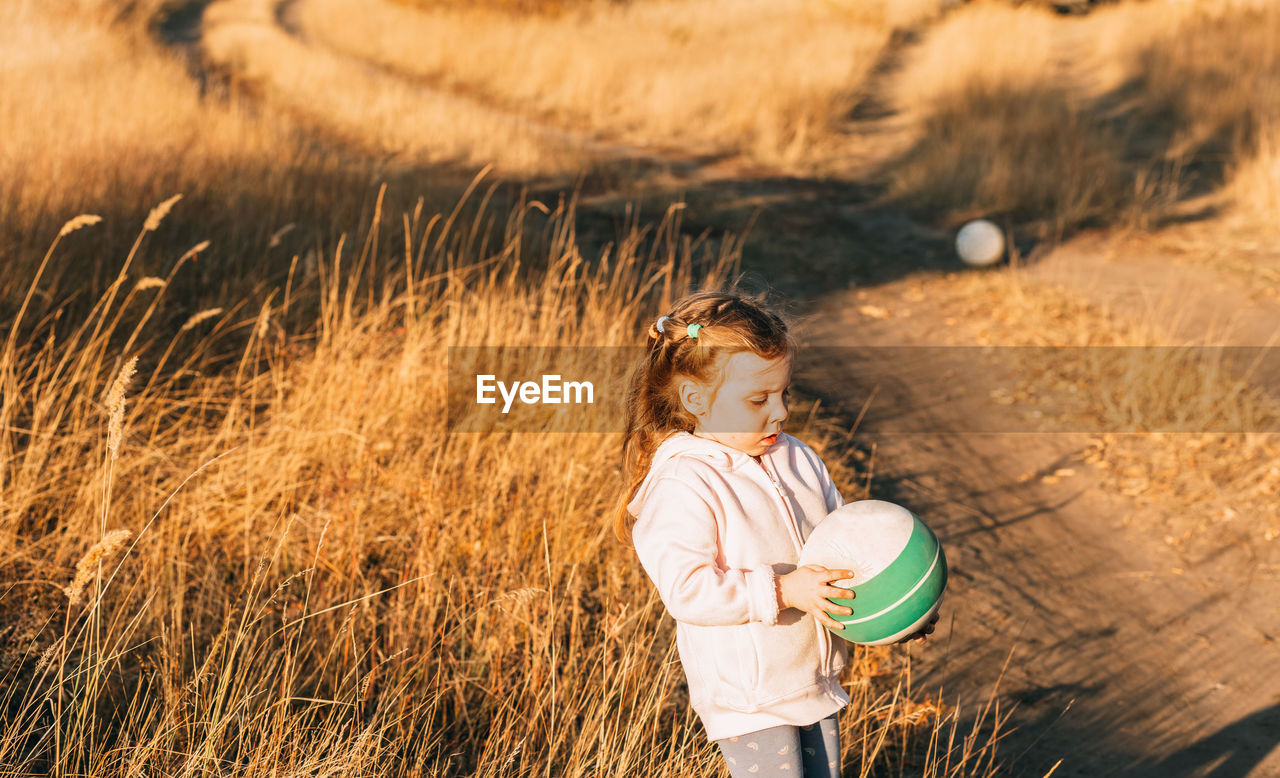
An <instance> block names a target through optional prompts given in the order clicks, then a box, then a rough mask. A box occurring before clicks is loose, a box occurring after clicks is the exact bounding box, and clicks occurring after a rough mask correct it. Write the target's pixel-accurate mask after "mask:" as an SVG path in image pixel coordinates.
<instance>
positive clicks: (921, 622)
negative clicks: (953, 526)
mask: <svg viewBox="0 0 1280 778" xmlns="http://www.w3.org/2000/svg"><path fill="white" fill-rule="evenodd" d="M800 564H801V565H809V564H815V565H822V566H823V567H829V568H835V569H840V570H853V571H854V573H855V574H854V577H853V578H845V579H841V580H839V581H833V582H831V585H832V586H839V587H841V588H846V589H852V590H853V592H854V594H855V595H856V596H855V597H853V598H851V599H844V598H835V597H833V598H829V599H830V601H831V602H833V603H835V604H836V605H844V606H846V607H849V608H852V609H853V613H852V615H845V614H839V613H830V614H828V615H830V616H831V618H833V619H835V620H836V621H839V622H841V623H842V624H844V628H843V629H841V630H839V631H836V630H834V629H833V630H831V631H832V632H835V634H837V635H839V636H840V637H842V638H844V639H845V640H848V641H849V642H851V643H858V644H860V645H864V646H880V645H885V644H887V643H896V642H897V641H899V640H901V639H902V638H904V637H907V636H909V635H913V634H915V633H916V632H919V631H920V630H921V629H923V628H924V626H925V625H926V624H928V622H929V620H930V619H931V618H933V616H934V615H935V614H936V613H937V612H938V606H939V604H940V603H941V601H942V593H943V591H944V590H945V589H946V587H947V558H946V555H944V554H943V553H942V544H941V543H939V542H938V537H937V535H934V534H933V530H931V529H929V526H928V525H927V524H925V523H924V522H923V521H921V520H920V517H919V516H917V515H915V514H914V513H912V512H911V511H909V510H907V509H906V508H903V507H902V506H901V505H895V504H894V503H891V502H885V501H884V500H857V501H855V502H851V503H847V504H845V505H842V506H840V507H839V508H836V509H835V510H834V511H832V512H831V513H829V514H827V517H826V518H825V519H823V520H822V521H821V522H820V523H819V524H818V526H817V527H814V529H813V532H811V533H809V538H808V539H807V540H806V541H805V544H804V548H802V549H801V550H800ZM828 629H830V628H829V627H828Z"/></svg>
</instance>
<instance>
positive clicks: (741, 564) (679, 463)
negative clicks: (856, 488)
mask: <svg viewBox="0 0 1280 778" xmlns="http://www.w3.org/2000/svg"><path fill="white" fill-rule="evenodd" d="M760 460H761V461H760V462H757V461H756V460H755V459H754V458H752V457H751V456H750V455H749V454H746V453H744V452H742V451H739V450H737V449H734V448H731V447H729V446H726V445H724V444H721V443H718V442H716V441H714V440H710V439H707V438H702V437H698V436H696V435H693V434H691V433H688V432H675V433H673V434H671V435H670V436H668V437H667V438H666V439H665V440H663V442H662V443H661V444H660V445H659V446H658V449H657V450H656V451H655V452H654V456H653V463H652V464H651V465H650V467H649V473H648V475H646V476H645V480H644V481H643V482H642V483H641V485H640V488H639V490H638V491H637V492H636V495H635V497H634V498H633V499H632V500H631V502H630V503H629V504H628V505H627V508H628V510H629V511H630V512H631V514H632V515H633V516H635V517H636V518H637V521H636V524H635V526H634V527H633V528H632V531H631V537H632V540H633V542H634V543H635V548H636V554H637V555H638V556H639V557H640V562H641V564H642V565H643V566H644V569H645V572H647V573H648V574H649V577H650V578H651V579H652V580H653V582H654V584H655V585H656V586H657V589H658V594H659V596H660V597H661V598H662V602H663V604H664V605H666V607H667V612H668V613H670V614H671V616H672V617H673V618H674V619H675V620H676V646H677V648H678V649H679V652H680V664H681V665H682V666H683V667H684V672H685V678H686V679H687V681H688V685H689V702H690V704H691V705H692V706H693V709H694V712H696V713H697V714H698V717H699V718H700V719H701V720H702V725H703V727H704V728H705V729H706V732H707V740H709V741H715V740H720V739H722V738H727V737H734V736H737V735H744V734H746V733H748V732H754V731H756V730H760V729H764V728H766V727H774V726H778V725H780V724H792V725H805V724H812V723H814V722H816V721H818V720H820V719H823V718H825V717H827V716H829V715H831V714H832V713H834V712H836V711H838V710H840V709H841V708H843V707H844V706H845V705H848V704H849V695H848V694H846V693H845V691H844V689H843V688H842V687H841V686H840V682H839V678H840V671H841V669H842V668H843V667H844V665H845V661H846V660H847V658H848V645H847V644H846V643H845V641H844V640H843V639H841V638H839V637H837V636H835V635H833V634H831V633H830V632H829V631H828V630H827V629H826V627H823V626H822V625H821V624H820V623H818V621H817V620H816V619H815V618H814V617H813V616H812V615H810V614H808V613H806V612H804V611H801V610H799V609H798V608H786V609H783V610H782V611H779V610H778V600H777V591H776V589H775V585H774V579H775V577H776V576H777V575H781V574H785V573H788V572H790V571H791V570H794V569H795V567H796V565H797V564H798V562H799V558H800V548H801V546H803V544H804V541H805V539H806V538H808V537H809V533H810V532H811V531H812V530H813V528H814V527H816V526H817V525H818V523H819V522H820V521H822V520H823V519H824V518H826V516H827V514H828V513H830V512H831V511H833V510H835V509H836V508H838V507H840V506H841V505H843V504H844V499H843V498H842V497H841V496H840V492H839V491H838V490H837V489H836V487H835V484H834V483H832V481H831V476H830V474H828V472H827V468H826V466H825V465H823V464H822V460H821V459H820V458H819V457H818V455H817V454H816V453H814V451H813V449H811V448H809V447H808V446H807V445H805V444H804V443H802V442H800V441H799V440H797V439H796V438H794V437H792V436H790V435H788V434H786V433H785V432H780V433H779V434H778V439H777V440H776V441H775V442H774V443H773V445H772V446H770V447H769V448H768V450H767V451H765V453H764V454H763V455H761V457H760Z"/></svg>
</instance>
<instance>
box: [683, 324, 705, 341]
mask: <svg viewBox="0 0 1280 778" xmlns="http://www.w3.org/2000/svg"><path fill="white" fill-rule="evenodd" d="M684 329H685V332H687V333H689V337H691V338H696V337H698V330H700V329H702V325H701V324H690V325H689V326H688V327H685V328H684Z"/></svg>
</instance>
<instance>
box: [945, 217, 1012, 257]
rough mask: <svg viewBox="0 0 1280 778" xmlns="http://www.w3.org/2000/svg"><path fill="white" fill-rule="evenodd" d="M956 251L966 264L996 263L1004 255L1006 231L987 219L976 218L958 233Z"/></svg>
mask: <svg viewBox="0 0 1280 778" xmlns="http://www.w3.org/2000/svg"><path fill="white" fill-rule="evenodd" d="M956 253H957V254H959V255H960V259H961V260H963V261H964V263H965V264H966V265H972V266H974V267H983V266H986V265H991V264H995V263H996V262H999V261H1000V258H1001V257H1003V256H1004V233H1003V232H1001V231H1000V228H999V227H997V226H996V225H994V224H992V223H991V222H989V221H987V220H986V219H974V220H973V221H971V222H969V223H968V224H966V225H964V226H963V227H961V228H960V232H959V233H957V234H956Z"/></svg>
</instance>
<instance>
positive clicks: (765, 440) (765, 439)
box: [760, 432, 778, 445]
mask: <svg viewBox="0 0 1280 778" xmlns="http://www.w3.org/2000/svg"><path fill="white" fill-rule="evenodd" d="M777 439H778V433H776V432H775V433H773V434H772V435H766V436H764V437H763V438H761V439H760V442H762V443H768V444H769V445H773V443H774V442H775V441H777Z"/></svg>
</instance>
